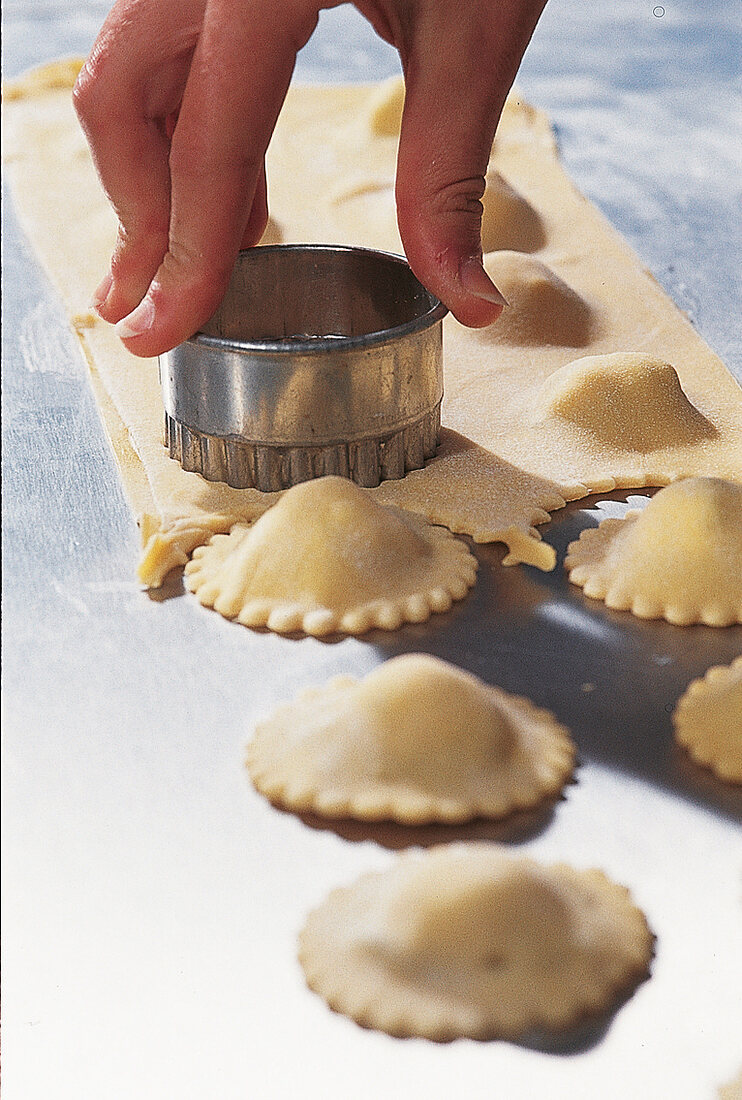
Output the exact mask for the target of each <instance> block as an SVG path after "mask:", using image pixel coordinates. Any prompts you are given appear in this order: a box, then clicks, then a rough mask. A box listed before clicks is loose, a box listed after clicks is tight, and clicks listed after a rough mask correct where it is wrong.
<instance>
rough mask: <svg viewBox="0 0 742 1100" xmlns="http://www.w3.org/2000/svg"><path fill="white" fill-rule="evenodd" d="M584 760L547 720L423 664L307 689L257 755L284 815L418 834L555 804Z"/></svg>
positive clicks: (258, 733) (262, 778)
mask: <svg viewBox="0 0 742 1100" xmlns="http://www.w3.org/2000/svg"><path fill="white" fill-rule="evenodd" d="M574 759H575V747H574V744H573V743H572V740H571V738H570V736H569V733H568V731H567V730H566V729H565V728H564V726H561V725H560V724H559V723H558V722H557V721H556V719H555V718H554V716H553V715H552V714H550V713H549V711H546V710H540V709H539V708H537V707H535V706H534V705H533V704H532V703H531V702H529V701H528V700H527V699H521V698H519V697H517V696H514V695H509V694H508V693H507V692H505V691H503V690H502V689H501V688H497V687H490V686H489V685H488V684H485V683H484V682H483V681H482V680H479V679H477V677H475V676H472V675H470V674H469V673H466V672H462V671H461V670H460V669H457V668H455V667H454V666H453V665H450V664H448V663H446V662H445V661H440V660H438V659H436V658H435V657H427V656H424V655H422V654H408V655H405V656H402V657H396V658H394V659H393V660H391V661H388V662H387V663H386V664H383V665H381V667H380V668H378V669H376V670H375V671H374V672H372V673H371V674H370V675H369V676H367V677H366V679H365V680H362V681H360V682H358V681H357V680H355V679H353V678H352V677H348V676H343V677H338V678H337V679H334V680H331V681H330V683H329V684H327V685H326V686H325V687H322V688H319V689H317V688H311V689H309V690H307V691H305V692H304V693H303V694H301V695H300V696H299V697H298V698H297V699H295V700H294V701H293V702H291V703H288V704H286V705H284V706H281V707H279V708H278V709H277V710H276V711H274V713H273V714H272V715H271V716H270V717H269V718H268V719H267V720H266V721H265V722H262V723H261V724H260V725H259V726H258V727H257V729H256V730H255V736H254V738H253V740H252V742H251V743H250V746H249V749H248V756H247V761H248V768H249V771H250V775H251V778H252V780H253V782H254V783H255V786H256V787H257V788H258V790H259V791H261V792H262V793H263V794H264V795H266V797H267V798H269V799H270V800H271V801H272V802H275V803H277V804H278V805H281V806H285V807H287V808H289V809H292V810H297V811H306V810H311V811H313V812H315V813H317V814H321V815H324V816H326V817H354V818H360V819H362V820H370V821H379V820H392V821H398V822H402V823H404V824H408V825H419V824H422V823H424V822H432V821H437V822H460V821H468V820H471V819H472V818H476V817H489V818H500V817H504V816H505V815H507V814H509V813H511V812H512V811H514V810H523V809H530V808H532V807H534V806H536V805H538V804H539V803H541V802H544V801H545V800H547V799H550V798H556V797H557V795H558V794H559V793H560V791H561V790H562V788H563V786H564V784H565V783H566V782H567V780H568V779H569V777H570V776H571V774H572V770H573V767H574Z"/></svg>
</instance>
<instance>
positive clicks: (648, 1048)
mask: <svg viewBox="0 0 742 1100" xmlns="http://www.w3.org/2000/svg"><path fill="white" fill-rule="evenodd" d="M493 2H494V0H493ZM462 9H465V3H463V4H462ZM105 10H106V5H105V4H100V3H90V4H84V3H82V2H79V0H78V2H70V3H63V2H61V0H56V2H55V0H48V2H45V3H38V4H33V3H25V2H21V0H7V2H6V4H5V12H4V20H5V42H4V45H5V56H6V76H12V75H15V74H16V73H17V72H19V71H20V70H21V69H23V68H25V67H27V66H29V65H31V64H35V63H38V62H41V61H44V60H47V59H50V58H52V57H53V56H56V55H60V54H66V53H73V52H78V53H79V52H85V51H86V50H87V49H88V48H89V46H90V44H91V43H92V40H93V37H94V34H95V31H96V29H97V27H98V25H99V24H100V22H101V21H102V19H103V16H104V13H105ZM739 15H740V11H739V5H738V2H737V0H724V2H719V3H716V4H699V3H698V2H697V0H664V2H663V4H662V6H660V5H658V4H656V3H653V0H620V3H610V4H609V3H602V4H601V3H599V4H595V3H593V4H587V3H585V0H551V3H550V5H549V7H548V9H547V12H546V14H545V15H544V18H543V21H542V23H541V25H540V27H539V29H538V30H537V33H536V36H535V38H534V41H533V43H532V45H531V48H530V50H529V52H528V54H527V57H526V60H525V62H524V66H523V69H522V73H521V77H520V80H519V83H520V85H521V87H522V89H523V92H524V94H525V95H526V97H527V98H528V99H530V100H531V101H532V102H534V103H535V104H536V105H538V106H539V107H542V108H545V109H546V110H547V111H549V112H550V114H551V115H552V117H553V119H554V121H555V123H556V126H557V130H558V134H559V139H560V144H561V148H562V153H563V156H564V159H565V161H566V164H567V166H568V168H569V170H570V172H571V174H572V175H573V177H574V178H575V179H576V181H577V183H578V185H579V186H580V188H581V189H582V190H583V192H584V193H585V194H587V195H588V196H589V197H590V198H592V199H593V200H594V201H595V202H597V203H598V205H599V206H600V207H601V208H602V209H603V210H604V211H605V212H606V213H607V214H608V216H609V217H610V218H611V219H612V221H613V222H614V224H615V225H616V226H617V227H618V228H619V229H620V230H621V231H622V232H623V233H624V234H625V235H626V236H627V238H628V239H629V241H630V242H631V243H632V245H633V246H634V247H635V248H636V250H637V251H638V253H639V254H640V256H641V257H642V259H643V260H644V262H645V263H646V264H647V265H648V266H649V267H650V269H651V270H652V271H653V273H654V275H655V276H656V277H657V279H658V280H659V281H660V282H661V283H662V284H663V285H664V286H665V287H666V289H667V290H668V292H669V293H670V294H671V295H672V297H673V298H674V299H675V301H676V302H677V303H678V305H679V306H680V307H681V308H683V309H685V310H687V311H688V313H689V314H690V316H691V318H692V320H693V321H694V323H695V324H696V325H697V327H698V329H699V331H700V332H701V333H702V334H703V335H704V337H705V338H706V339H707V341H708V342H709V343H710V344H711V345H712V347H714V348H715V350H716V351H717V352H719V354H720V355H721V356H722V357H723V358H724V359H725V361H726V362H727V364H728V365H729V367H730V369H731V370H732V371H733V372H734V373H735V374H736V376H737V377H738V378H740V377H742V347H741V346H740V321H739V318H740V312H741V308H740V307H741V305H742V303H741V301H740V284H739V258H740V254H741V250H742V241H741V239H740V236H741V231H740V225H739V210H740V194H739V184H740V179H742V164H740V118H739V116H740V98H739V72H738V61H739V51H740V26H739ZM396 69H397V62H396V55H395V54H394V53H393V52H392V51H390V50H389V49H388V48H386V47H385V46H383V45H382V44H381V43H379V42H378V41H377V40H376V39H375V38H374V36H373V34H372V33H371V31H370V30H369V29H368V28H367V27H366V25H365V24H364V23H363V22H362V20H361V19H360V18H359V17H358V16H357V15H356V13H355V12H353V11H351V10H349V9H347V8H344V9H340V10H338V11H336V12H334V13H331V14H329V15H327V16H323V19H322V21H321V24H320V28H319V31H318V33H317V35H316V36H315V38H314V39H313V41H312V42H311V43H310V45H309V47H307V49H306V50H305V51H304V54H303V55H302V57H301V58H300V62H299V65H298V69H297V75H298V76H299V77H300V78H301V79H304V80H325V81H327V80H359V79H360V80H367V79H370V78H375V77H377V76H386V75H388V74H390V73H391V72H394V71H396ZM735 82H736V83H735ZM5 209H6V224H5V234H6V240H5V272H4V274H5V278H4V283H5V310H4V338H5V356H4V367H3V370H4V375H3V380H4V381H3V384H4V391H3V396H4V410H3V412H4V436H5V443H4V481H5V493H4V519H5V547H4V554H5V571H4V584H5V596H4V622H3V627H4V643H5V656H4V688H5V692H4V695H5V701H4V714H5V747H4V785H5V798H4V818H5V822H4V824H5V839H4V853H3V854H4V858H3V872H4V877H5V898H4V928H3V932H4V974H3V979H4V985H3V1010H4V1019H3V1046H4V1049H3V1091H4V1096H5V1097H6V1100H67V1098H74V1100H170V1098H177V1100H207V1098H208V1100H211V1098H214V1100H237V1098H250V1100H290V1098H293V1097H300V1096H301V1097H309V1098H315V1097H317V1098H319V1097H321V1098H323V1100H380V1098H384V1100H387V1098H388V1100H408V1098H410V1100H417V1098H418V1097H420V1098H423V1097H424V1098H425V1100H448V1098H453V1097H462V1096H465V1097H471V1098H480V1097H482V1098H484V1097H487V1098H490V1097H497V1098H501V1100H530V1098H531V1097H534V1096H539V1095H544V1096H548V1097H552V1098H569V1100H582V1098H587V1100H594V1098H599V1100H623V1098H631V1100H667V1098H670V1100H686V1098H687V1100H711V1098H712V1097H714V1096H715V1095H716V1089H717V1088H718V1086H719V1085H720V1084H722V1083H723V1082H725V1081H726V1080H728V1079H729V1078H731V1077H732V1076H733V1075H734V1074H735V1073H736V1072H737V1071H738V1070H739V1069H740V1067H742V874H741V872H742V832H741V831H740V827H739V822H740V819H741V818H742V792H740V790H736V791H734V790H732V789H731V788H723V786H722V785H721V784H720V783H718V782H716V781H715V780H714V779H713V778H712V777H711V776H710V775H709V774H707V773H705V772H703V771H702V770H701V769H698V768H696V767H695V766H693V765H692V764H690V763H689V761H688V760H687V758H686V757H685V755H684V754H683V753H682V752H681V751H680V750H678V749H677V748H676V747H674V746H673V743H672V735H671V724H670V713H671V711H672V708H673V706H674V703H675V701H676V699H677V697H678V695H679V694H680V692H681V691H682V690H683V689H684V687H685V686H686V684H687V683H688V681H689V680H691V679H692V678H694V677H695V676H698V675H700V674H702V673H703V672H704V671H705V669H706V668H707V667H708V666H709V665H711V664H718V663H728V662H729V661H730V660H731V659H732V658H733V657H734V656H735V655H736V654H737V653H739V652H740V651H742V628H732V629H728V630H713V629H711V628H702V627H701V628H699V627H694V628H689V629H685V630H682V629H677V628H673V627H671V626H669V625H668V624H666V623H641V622H639V621H638V620H634V619H633V618H632V617H631V616H628V615H624V614H619V613H612V612H609V611H607V610H606V608H605V607H604V606H603V605H602V604H599V603H595V602H593V601H589V600H586V599H585V598H584V597H583V596H582V594H581V593H580V592H578V591H577V590H570V586H569V585H568V584H567V583H566V581H565V578H564V574H563V569H562V566H561V562H562V560H563V554H564V549H565V547H566V544H567V542H568V541H569V540H570V539H571V538H574V537H576V534H577V532H578V531H579V530H580V528H581V527H583V526H585V525H586V524H587V523H595V522H596V519H597V515H598V513H596V511H595V510H594V509H595V507H596V501H595V500H594V499H591V500H590V501H587V502H582V503H581V504H578V505H573V506H571V507H570V508H568V509H566V510H565V512H563V513H561V514H557V515H556V516H555V517H554V522H553V523H552V524H551V525H550V526H548V527H546V528H544V536H545V538H547V539H548V540H549V541H551V542H552V543H553V544H554V545H555V546H556V547H557V550H558V553H559V565H558V567H557V570H556V571H555V572H554V573H553V574H541V573H538V572H537V571H535V570H533V569H529V568H524V567H518V568H516V569H512V570H505V569H502V568H500V566H499V561H500V558H501V552H500V550H499V548H497V547H489V548H487V547H485V548H478V549H477V554H478V556H479V558H480V562H481V567H480V575H479V579H478V582H477V586H476V588H475V590H474V592H473V593H472V595H471V596H470V597H469V598H468V599H467V600H465V601H463V602H462V603H460V604H458V605H457V606H456V607H455V608H454V609H453V610H452V611H451V612H449V613H448V614H446V615H439V616H434V617H433V619H432V620H431V621H430V623H428V624H426V625H424V626H414V627H413V626H410V627H407V628H405V629H403V630H402V631H399V632H398V633H396V634H394V635H384V634H381V633H380V632H376V633H374V634H372V635H369V636H368V637H366V638H363V639H355V640H354V639H345V640H341V641H338V642H335V643H323V642H319V641H316V640H311V639H305V640H302V641H296V640H292V639H286V638H279V637H276V636H273V635H269V634H259V633H253V632H250V631H248V630H245V629H243V628H241V627H239V626H235V625H232V624H229V623H227V622H225V621H224V620H223V619H221V618H220V617H219V616H218V615H216V614H214V613H213V612H208V611H206V610H204V609H203V608H201V607H199V606H198V605H197V604H196V603H195V600H193V598H192V597H190V596H186V595H184V594H183V593H182V588H181V586H180V584H179V583H178V582H175V583H173V584H171V585H170V587H169V588H168V589H166V590H165V592H164V593H163V594H161V595H160V596H155V597H149V596H148V595H147V594H146V593H144V592H142V591H141V590H140V588H139V586H138V585H137V583H136V580H135V569H136V562H137V555H138V549H139V546H138V535H137V531H136V528H135V525H134V521H133V518H132V516H131V513H130V511H129V509H128V507H127V505H126V502H125V499H124V496H123V493H122V490H121V487H120V484H119V480H118V474H117V471H116V468H115V465H114V462H113V458H112V456H111V453H110V450H109V447H108V443H107V440H106V438H105V435H104V432H103V429H102V427H101V424H100V421H99V419H98V415H97V411H96V408H95V403H94V401H93V397H92V394H91V392H90V389H89V386H88V382H87V378H86V371H85V367H84V364H83V362H82V359H81V357H80V355H79V352H78V350H77V348H76V346H75V341H74V339H73V337H72V335H71V334H70V333H69V331H68V330H67V328H66V322H65V320H64V317H63V314H62V311H61V307H60V305H59V303H58V300H57V298H56V297H55V295H54V293H53V291H52V290H51V288H50V287H49V284H48V282H47V281H46V279H45V277H44V275H43V273H42V272H41V271H40V270H39V268H38V266H37V264H36V262H35V260H34V259H33V256H32V255H31V253H30V251H29V248H28V246H27V244H26V243H25V242H24V240H23V239H22V238H21V236H20V235H19V233H18V230H17V228H16V226H15V222H14V218H13V213H12V208H11V207H10V205H6V208H5ZM102 274H103V272H101V275H102ZM627 496H630V494H614V495H613V497H612V500H611V502H610V503H607V504H605V505H603V506H602V509H603V511H604V512H605V511H613V512H614V513H620V511H621V510H622V508H623V507H624V504H623V503H622V502H623V501H625V500H626V499H627ZM413 649H420V650H425V651H428V652H431V653H435V654H438V655H440V656H444V657H447V658H449V659H450V660H453V661H454V662H456V663H457V664H459V665H461V666H462V667H465V668H468V669H471V670H472V671H474V672H476V673H478V674H480V675H482V676H484V677H485V678H487V679H489V680H490V681H492V682H497V683H500V684H501V685H502V686H504V687H505V688H507V689H509V690H512V691H516V692H519V693H522V694H526V695H529V696H531V697H532V698H533V699H534V700H535V701H536V702H538V703H539V704H541V705H545V706H549V707H551V708H552V709H553V710H555V711H556V713H557V714H558V715H559V717H560V718H561V719H562V720H563V721H564V722H566V723H567V724H568V725H569V726H570V727H571V729H572V731H573V734H574V736H575V739H576V741H577V742H578V745H579V749H580V759H581V766H580V767H579V769H578V772H577V783H576V784H575V785H573V786H570V787H569V788H568V790H567V795H566V800H565V801H564V802H561V803H560V804H559V805H557V807H556V809H555V812H554V814H553V815H551V817H549V818H548V819H547V820H546V821H543V820H542V821H539V822H535V823H531V824H530V825H529V826H528V827H522V828H521V829H520V830H519V831H518V832H517V833H514V832H513V830H512V829H510V828H506V829H504V830H503V829H497V828H487V827H485V826H481V827H473V828H470V829H457V830H449V831H446V830H445V829H437V830H436V829H429V830H425V832H424V834H422V838H421V837H418V836H416V835H413V834H411V833H409V832H404V831H402V830H395V829H391V828H390V829H373V828H371V829H364V828H362V827H360V826H358V827H355V828H353V827H350V826H349V827H338V828H337V829H336V828H333V827H330V826H326V827H318V826H317V825H316V823H315V824H314V826H312V825H311V824H307V823H305V822H303V821H301V820H299V819H298V818H296V817H293V816H291V815H289V814H285V813H281V812H279V811H278V810H275V809H273V808H271V807H270V806H269V805H268V804H267V803H266V802H265V801H264V800H263V799H262V798H260V797H259V796H258V795H257V794H256V793H255V792H254V791H253V790H252V788H251V786H250V783H249V781H248V778H247V775H246V772H245V770H244V768H243V765H242V760H243V755H244V746H245V744H246V742H247V740H248V739H249V736H250V732H251V728H252V726H253V725H254V722H255V721H256V720H257V719H258V718H259V717H260V716H263V715H265V714H266V713H267V712H268V711H269V710H270V709H271V707H272V706H273V705H274V704H275V703H277V702H279V701H280V700H285V699H287V698H289V697H291V696H292V695H293V694H294V692H296V691H297V690H298V689H299V688H301V687H303V686H305V685H307V684H314V683H321V682H322V681H324V680H325V679H326V678H328V677H329V676H331V675H334V674H337V673H341V672H352V673H356V674H362V673H365V672H367V671H368V670H370V669H371V668H373V667H374V666H375V665H376V664H378V662H379V661H381V660H383V659H385V658H387V657H388V656H390V655H393V654H395V653H399V652H404V651H408V650H413ZM584 685H588V686H587V687H584ZM462 836H478V837H479V836H482V837H495V838H504V839H505V840H506V841H507V842H508V843H509V844H511V846H512V847H513V849H514V850H518V851H522V850H526V851H528V852H530V853H533V854H536V855H539V856H543V857H545V858H546V859H552V858H553V859H567V860H570V861H572V862H573V863H575V864H576V865H578V866H590V865H597V866H600V867H603V868H604V869H605V870H606V871H607V872H608V873H609V874H611V875H612V876H613V877H615V878H616V879H617V880H619V881H621V882H624V883H626V884H627V885H628V886H630V887H631V889H632V891H633V893H634V895H635V898H636V900H637V902H638V903H639V904H640V905H641V906H642V907H643V908H644V910H645V911H646V913H647V916H648V918H649V921H650V924H651V926H652V928H653V930H654V932H655V933H656V935H657V955H656V958H655V961H654V964H653V968H652V976H651V979H650V980H649V981H648V982H646V983H645V984H643V985H642V986H641V987H640V988H639V989H638V991H637V992H636V994H635V995H634V996H633V997H632V998H631V999H630V1000H629V1001H628V1002H627V1003H626V1004H625V1005H624V1006H623V1007H621V1008H620V1009H619V1011H618V1012H617V1013H616V1014H615V1016H614V1017H612V1018H611V1019H609V1020H608V1021H607V1022H604V1025H603V1026H601V1027H598V1028H595V1029H593V1030H591V1031H587V1032H584V1033H583V1034H582V1035H580V1036H571V1037H569V1038H568V1039H567V1040H566V1041H565V1042H564V1043H562V1044H560V1045H557V1046H556V1047H555V1048H554V1049H552V1050H546V1049H533V1048H529V1047H527V1046H525V1045H519V1044H514V1043H503V1042H491V1043H473V1042H469V1041H458V1042H455V1043H451V1044H447V1045H435V1044H432V1043H428V1042H424V1041H418V1040H406V1041H401V1040H394V1039H391V1038H389V1037H387V1036H386V1035H383V1034H379V1033H375V1032H371V1031H364V1030H362V1029H361V1028H359V1027H357V1026H356V1025H355V1024H353V1023H352V1022H350V1021H349V1020H347V1019H345V1018H343V1017H341V1016H337V1015H335V1014H333V1013H332V1012H330V1010H329V1009H328V1008H327V1007H326V1005H325V1004H324V1002H323V1001H321V1000H320V999H319V998H318V997H316V996H315V995H314V994H311V993H310V992H308V991H307V989H306V988H305V986H304V982H303V976H302V973H301V970H300V968H299V965H298V963H297V961H296V955H295V941H296V935H297V932H298V930H299V929H300V927H301V925H302V923H303V921H304V919H305V916H306V914H307V912H308V910H309V909H310V908H311V907H313V906H315V905H317V904H318V903H319V902H320V901H322V899H323V898H324V897H325V896H326V893H327V892H328V890H330V889H331V888H332V887H334V886H336V885H339V884H341V883H347V882H350V881H352V880H353V879H354V878H355V877H356V876H357V875H358V874H360V873H361V872H363V871H365V870H367V869H370V868H381V867H383V866H386V865H388V864H389V863H390V861H391V860H392V859H394V851H393V849H394V847H400V846H403V845H409V844H414V843H418V842H420V840H421V839H422V840H423V841H424V842H428V841H429V840H431V839H437V840H443V839H448V838H452V837H455V838H459V837H462Z"/></svg>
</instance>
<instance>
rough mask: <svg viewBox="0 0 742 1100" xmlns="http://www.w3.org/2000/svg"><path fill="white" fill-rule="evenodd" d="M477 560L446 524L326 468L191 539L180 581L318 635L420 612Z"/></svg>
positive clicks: (251, 620) (386, 625) (258, 619)
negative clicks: (251, 519) (238, 520)
mask: <svg viewBox="0 0 742 1100" xmlns="http://www.w3.org/2000/svg"><path fill="white" fill-rule="evenodd" d="M476 570H477V561H476V558H475V557H474V555H473V554H471V553H470V551H469V549H468V547H467V546H466V545H465V544H464V543H463V542H462V541H461V540H460V539H457V538H456V537H455V536H454V535H452V534H451V532H450V531H447V530H445V529H444V528H442V527H433V526H431V525H430V524H429V523H426V522H425V521H424V520H422V519H420V518H419V517H418V516H415V515H413V514H412V513H410V512H405V511H403V510H402V509H401V508H394V507H392V506H390V505H382V504H377V503H376V501H375V500H373V499H372V498H371V497H370V496H369V494H368V493H366V492H364V490H363V489H360V488H359V487H358V486H357V485H356V484H355V483H354V482H352V481H348V480H346V479H344V478H341V477H323V478H317V479H316V480H314V481H305V482H303V483H302V484H300V485H294V486H293V488H291V489H288V490H287V491H286V492H285V493H284V494H283V495H282V496H281V498H280V500H279V501H278V503H277V504H275V505H273V507H272V508H270V509H269V510H268V511H267V512H264V513H263V515H262V516H261V517H260V519H258V520H257V522H256V523H255V524H253V525H252V526H251V527H246V526H244V525H242V524H236V525H235V526H234V527H233V528H232V530H231V531H230V532H229V534H228V535H215V536H214V537H213V538H212V539H211V541H210V542H209V544H208V545H207V546H201V547H198V548H197V549H196V550H195V551H194V552H193V557H192V558H191V560H190V561H189V563H188V564H187V566H186V569H185V581H186V584H187V586H188V588H190V590H191V591H192V592H194V593H195V595H196V597H197V599H198V600H199V601H200V602H201V603H202V604H204V605H205V606H207V607H213V608H214V610H215V611H218V612H219V613H220V614H221V615H224V616H225V618H228V619H236V620H237V621H238V622H240V623H242V624H243V625H245V626H252V627H258V626H260V627H262V626H266V627H267V628H268V629H269V630H274V631H276V632H278V633H291V632H294V631H303V632H304V633H305V634H313V635H316V636H320V635H325V634H332V633H336V632H339V633H342V634H362V633H364V631H366V630H370V629H371V628H372V627H379V628H381V629H382V630H396V629H397V628H398V627H399V626H401V624H402V623H404V622H424V621H425V620H426V619H428V618H429V617H430V615H431V613H432V612H434V611H447V610H448V608H449V607H450V606H451V604H452V603H453V601H454V600H460V599H462V598H463V597H464V596H465V595H466V593H467V591H468V590H469V588H471V586H472V585H473V584H474V581H475V578H476Z"/></svg>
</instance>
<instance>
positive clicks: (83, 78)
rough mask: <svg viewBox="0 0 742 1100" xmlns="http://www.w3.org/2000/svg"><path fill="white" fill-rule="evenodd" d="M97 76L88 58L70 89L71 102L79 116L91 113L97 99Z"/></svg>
mask: <svg viewBox="0 0 742 1100" xmlns="http://www.w3.org/2000/svg"><path fill="white" fill-rule="evenodd" d="M97 98H98V96H97V77H96V74H95V71H94V69H93V66H92V65H91V62H90V60H89V59H88V61H86V62H85V64H84V65H83V67H82V68H81V69H80V72H79V73H78V74H77V80H76V81H75V85H74V87H73V89H72V102H73V103H74V106H75V110H76V112H77V114H78V117H80V118H87V117H88V116H89V115H90V114H92V113H93V110H94V108H95V103H96V101H97Z"/></svg>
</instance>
